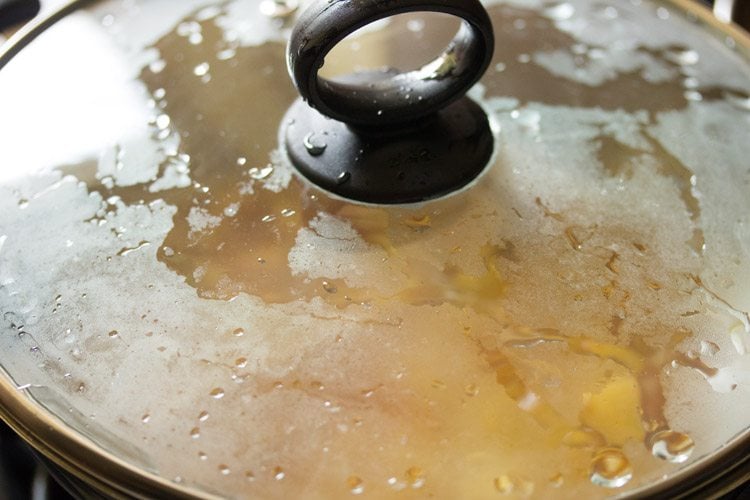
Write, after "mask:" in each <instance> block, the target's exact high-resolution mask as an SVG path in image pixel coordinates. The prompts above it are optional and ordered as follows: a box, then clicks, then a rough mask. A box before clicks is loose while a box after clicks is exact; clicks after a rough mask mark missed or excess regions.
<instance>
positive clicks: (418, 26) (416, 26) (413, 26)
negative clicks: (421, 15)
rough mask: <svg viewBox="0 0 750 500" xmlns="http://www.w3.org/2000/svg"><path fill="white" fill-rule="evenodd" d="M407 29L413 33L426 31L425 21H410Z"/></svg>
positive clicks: (407, 23)
mask: <svg viewBox="0 0 750 500" xmlns="http://www.w3.org/2000/svg"><path fill="white" fill-rule="evenodd" d="M406 29H408V30H409V31H411V32H413V33H417V32H420V31H422V30H423V29H424V21H423V20H422V19H410V20H409V21H407V22H406Z"/></svg>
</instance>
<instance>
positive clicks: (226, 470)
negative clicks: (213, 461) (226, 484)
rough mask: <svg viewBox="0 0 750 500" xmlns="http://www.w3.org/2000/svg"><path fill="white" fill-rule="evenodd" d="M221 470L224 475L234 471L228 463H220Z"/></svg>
mask: <svg viewBox="0 0 750 500" xmlns="http://www.w3.org/2000/svg"><path fill="white" fill-rule="evenodd" d="M219 472H221V474H222V475H224V476H228V475H229V473H230V472H232V471H231V470H230V469H229V466H228V465H226V464H221V465H219Z"/></svg>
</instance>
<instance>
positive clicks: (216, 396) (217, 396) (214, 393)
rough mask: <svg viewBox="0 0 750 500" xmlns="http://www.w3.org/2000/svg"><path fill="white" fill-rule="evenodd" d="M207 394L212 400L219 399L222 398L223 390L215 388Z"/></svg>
mask: <svg viewBox="0 0 750 500" xmlns="http://www.w3.org/2000/svg"><path fill="white" fill-rule="evenodd" d="M209 394H210V395H211V397H212V398H214V399H221V398H223V397H224V389H222V388H221V387H217V388H215V389H211V392H210V393H209Z"/></svg>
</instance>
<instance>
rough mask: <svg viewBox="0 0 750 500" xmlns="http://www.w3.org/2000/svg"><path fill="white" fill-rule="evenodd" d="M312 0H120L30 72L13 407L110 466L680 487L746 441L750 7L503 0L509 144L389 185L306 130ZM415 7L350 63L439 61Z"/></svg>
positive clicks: (12, 414) (369, 488)
mask: <svg viewBox="0 0 750 500" xmlns="http://www.w3.org/2000/svg"><path fill="white" fill-rule="evenodd" d="M310 3H311V2H301V4H300V5H298V4H297V3H296V2H294V1H271V0H264V1H255V0H230V1H228V2H214V1H208V0H190V1H182V2H167V1H161V0H149V1H139V0H130V1H127V2H115V1H103V2H94V3H91V4H90V5H89V6H87V7H86V8H85V9H82V10H78V11H76V12H75V13H73V14H71V15H69V16H67V17H65V19H63V20H62V21H60V22H59V23H57V24H56V25H54V26H53V27H51V28H49V29H48V30H46V31H45V32H44V33H43V34H41V35H40V36H39V37H38V39H36V40H35V41H33V42H32V43H30V44H29V45H28V46H27V47H26V48H25V49H24V50H23V51H21V52H20V53H19V54H18V55H17V56H15V57H14V58H13V60H11V61H10V62H9V63H8V64H7V66H5V67H4V68H3V69H2V70H1V71H0V109H2V110H3V113H2V116H1V117H0V137H2V138H3V139H2V141H3V146H2V148H0V313H1V314H2V316H1V317H2V320H1V322H0V353H1V354H0V365H1V366H2V371H3V376H2V377H0V398H2V399H0V402H2V405H0V406H2V409H1V410H0V413H2V416H3V418H4V419H5V420H6V421H8V422H10V423H11V424H12V425H13V426H14V428H15V429H16V430H17V431H18V432H20V433H21V434H22V435H24V436H25V437H26V438H27V439H29V440H31V441H32V444H35V445H36V446H37V447H38V448H39V449H40V450H41V451H43V452H44V453H45V454H46V455H47V456H49V457H50V458H52V459H54V460H55V461H56V462H58V463H59V464H61V465H62V466H63V467H65V468H66V469H67V470H68V471H70V472H73V473H75V474H77V475H78V476H79V477H81V478H83V479H84V480H86V481H88V482H90V483H91V484H93V485H94V486H95V487H96V488H97V489H99V490H101V491H105V492H107V493H109V494H113V495H124V494H130V495H140V496H153V495H157V494H160V493H161V494H171V495H185V496H189V495H198V496H205V497H210V496H223V497H310V498H322V497H325V498H329V497H348V496H350V495H360V494H369V495H372V496H375V497H378V498H380V497H390V496H394V497H395V496H408V497H424V496H428V495H432V496H436V497H439V498H455V497H461V496H463V497H471V498H485V497H486V498H490V497H495V496H497V495H498V494H499V493H500V494H508V495H511V496H516V497H527V496H532V495H533V496H539V497H547V496H555V497H561V498H573V497H581V496H585V497H587V498H588V497H605V496H611V495H636V494H638V495H643V494H649V493H652V494H655V493H658V492H660V491H662V490H663V489H664V488H674V490H673V492H675V494H677V493H680V492H684V491H686V490H689V489H691V488H694V487H696V485H700V484H702V483H703V482H706V481H709V480H710V479H711V477H709V476H717V477H718V476H720V475H721V474H722V473H724V472H727V471H729V470H731V469H732V467H734V466H738V465H741V463H740V462H741V460H740V459H738V458H737V457H745V455H746V453H741V452H740V451H741V450H742V448H743V447H745V448H744V449H746V446H747V445H748V442H749V439H750V438H748V435H749V434H750V430H749V429H750V420H749V419H748V417H747V416H748V415H750V357H749V356H748V355H747V352H748V350H750V318H749V317H748V312H747V311H749V310H750V219H749V217H750V216H749V215H748V214H750V197H749V196H748V194H749V191H750V187H749V186H750V169H748V162H747V158H748V157H750V142H749V141H748V140H747V130H748V125H750V64H749V62H750V61H749V59H748V49H749V48H750V43H749V42H748V39H747V36H746V35H744V34H742V33H741V32H740V31H739V30H737V29H735V28H732V27H720V26H718V24H716V23H715V22H714V21H712V20H711V18H710V17H709V15H708V13H707V12H704V10H703V9H702V8H700V7H695V6H692V4H688V2H686V1H677V0H675V1H672V2H659V1H646V0H643V1H640V0H639V1H635V0H632V1H630V2H614V1H609V2H598V3H591V2H586V1H582V0H581V1H572V0H571V1H568V2H558V3H551V2H542V1H536V0H506V1H486V2H483V4H484V6H485V7H486V10H487V13H488V15H489V19H490V20H491V23H492V26H493V27H494V34H495V47H494V55H493V57H492V60H491V62H490V63H489V66H488V67H489V69H488V71H487V72H486V73H485V74H484V76H483V77H482V78H481V80H480V81H479V82H478V83H477V84H476V85H474V86H473V88H472V89H471V90H470V91H469V97H470V98H471V99H472V100H473V102H474V103H476V104H477V105H478V107H479V108H480V109H481V110H482V111H483V112H484V113H485V114H486V116H487V123H488V124H489V127H490V130H491V132H492V134H493V141H492V156H491V157H490V158H489V160H488V161H487V162H486V164H483V165H482V166H481V168H480V171H478V172H477V173H476V175H475V176H474V177H472V179H470V180H469V181H467V182H468V184H466V183H464V185H462V186H458V187H456V189H455V190H453V191H452V192H450V193H448V194H446V193H444V192H443V193H439V194H440V196H438V197H436V198H433V199H430V200H428V201H420V202H417V203H404V204H395V205H394V204H378V203H363V202H360V201H351V200H347V199H345V198H343V197H342V196H344V195H341V194H339V195H336V194H331V193H330V192H329V191H328V190H326V189H321V188H319V187H316V186H315V185H313V184H312V183H311V182H310V181H309V180H308V177H309V176H307V175H305V174H304V173H303V174H300V173H298V171H297V170H296V168H295V164H296V165H297V166H299V165H298V162H296V161H294V155H293V154H291V153H290V149H289V147H288V145H287V143H286V138H287V135H286V132H285V131H287V130H288V129H287V128H285V127H289V126H290V120H288V119H287V120H285V119H284V117H285V116H287V112H288V111H289V109H290V108H291V107H292V106H293V105H294V106H297V105H299V102H298V101H297V104H294V103H295V100H296V99H297V96H298V94H297V91H296V89H295V87H294V85H293V83H292V81H291V79H290V78H289V75H288V70H287V52H286V50H287V42H288V40H289V38H290V36H292V29H293V27H294V25H295V22H296V21H297V20H298V19H299V18H300V16H302V12H303V11H304V10H305V9H306V8H307V7H309V5H310ZM329 3H330V2H329ZM333 3H334V4H341V3H345V2H344V1H343V0H342V1H339V2H333ZM371 3H373V2H371ZM374 3H377V2H374ZM415 3H418V2H415ZM435 3H440V4H441V5H442V4H447V5H453V4H457V3H460V2H447V1H445V2H435ZM315 4H316V5H314V6H313V8H315V7H320V5H321V4H320V3H319V2H316V3H315ZM421 10H429V11H432V10H436V9H431V8H428V7H427V6H425V7H424V8H421ZM438 10H439V9H438ZM443 10H444V9H443ZM453 13H454V14H455V13H456V12H453ZM390 14H392V12H388V16H386V18H384V19H380V20H378V21H376V22H372V23H369V24H368V23H363V24H365V26H363V27H362V29H361V30H359V31H357V32H356V33H354V34H353V35H351V36H349V37H347V38H345V39H344V40H342V41H340V43H338V44H337V46H336V48H335V49H334V50H333V51H332V52H331V53H330V54H328V56H327V57H326V64H325V66H324V67H323V68H322V70H321V74H322V75H324V76H326V77H328V78H329V79H330V80H333V81H336V77H337V75H338V76H339V81H342V77H340V75H346V74H349V73H351V72H352V71H355V70H357V71H359V70H363V69H364V70H370V71H371V70H372V69H373V68H378V67H380V66H388V67H391V68H398V69H399V70H402V71H409V70H413V69H417V70H418V69H419V68H424V67H425V62H427V61H430V60H432V59H433V58H434V57H435V56H436V54H442V56H444V55H445V54H446V53H447V52H449V51H444V52H442V53H441V50H442V49H443V48H444V47H446V46H450V45H449V44H450V42H451V40H452V39H453V33H455V32H456V30H457V29H458V28H459V25H460V20H459V19H458V18H457V16H456V15H450V14H445V13H444V14H442V15H441V14H436V13H434V12H411V13H409V14H404V15H398V16H390ZM389 16H390V17H389ZM458 17H462V16H461V15H458ZM368 21H372V19H368ZM6 50H7V49H6ZM442 56H441V55H439V56H438V59H437V60H438V61H440V60H441V59H440V58H441V57H442ZM443 62H445V59H444V58H443ZM427 67H430V66H429V64H428V65H427ZM370 74H372V73H370ZM380 74H381V75H383V74H385V75H391V76H392V72H391V73H388V72H385V73H384V72H380ZM389 77H390V76H389ZM344 80H345V78H344ZM417 97H418V96H417ZM344 112H346V110H344ZM390 126H392V124H387V125H381V126H380V128H381V129H383V128H387V127H390ZM355 128H356V127H355ZM309 133H310V132H305V133H304V134H302V138H303V139H304V138H307V142H308V143H309V145H311V146H312V149H314V150H315V152H316V153H318V154H312V155H311V156H313V157H314V158H316V159H322V160H325V159H326V158H327V157H329V158H330V157H332V156H335V155H332V153H331V152H332V149H330V150H329V149H328V147H324V146H323V145H322V144H321V143H320V142H316V141H317V140H318V139H320V137H318V138H315V137H308V134H309ZM303 146H305V148H306V149H308V152H309V149H310V148H309V147H308V145H306V144H304V142H303ZM326 146H327V144H326ZM316 148H317V149H316ZM320 149H323V150H324V152H323V151H320ZM485 159H487V158H485ZM334 160H335V158H334ZM334 160H332V161H334ZM401 161H402V162H403V164H404V165H407V166H408V165H415V164H416V165H419V162H420V157H419V155H417V157H416V158H412V157H406V158H402V159H401ZM459 163H460V162H459ZM459 167H460V165H459ZM738 450H740V451H738ZM729 463H731V466H730V465H727V464H729Z"/></svg>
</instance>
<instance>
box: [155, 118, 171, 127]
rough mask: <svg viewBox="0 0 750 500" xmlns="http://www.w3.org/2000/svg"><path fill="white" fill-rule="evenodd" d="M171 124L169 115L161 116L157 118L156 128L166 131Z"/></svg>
mask: <svg viewBox="0 0 750 500" xmlns="http://www.w3.org/2000/svg"><path fill="white" fill-rule="evenodd" d="M171 122H172V120H170V118H169V115H165V114H161V115H159V116H157V117H156V126H157V128H158V129H159V130H165V129H166V128H167V127H169V124H170V123H171Z"/></svg>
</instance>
